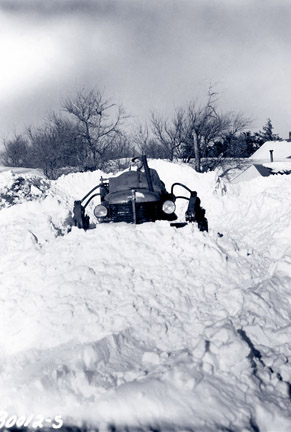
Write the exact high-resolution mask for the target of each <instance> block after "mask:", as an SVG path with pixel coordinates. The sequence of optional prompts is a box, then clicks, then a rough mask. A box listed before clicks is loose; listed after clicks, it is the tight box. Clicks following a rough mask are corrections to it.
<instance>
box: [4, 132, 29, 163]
mask: <svg viewBox="0 0 291 432" xmlns="http://www.w3.org/2000/svg"><path fill="white" fill-rule="evenodd" d="M3 144H4V149H5V150H4V151H3V153H2V155H1V159H2V161H3V163H4V165H6V166H12V167H26V166H30V165H29V157H28V153H29V144H28V141H27V139H26V138H25V137H24V136H23V135H17V134H16V135H15V136H14V138H11V139H9V140H4V142H3Z"/></svg>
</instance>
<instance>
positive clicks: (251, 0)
mask: <svg viewBox="0 0 291 432" xmlns="http://www.w3.org/2000/svg"><path fill="white" fill-rule="evenodd" d="M0 36H1V37H0V54H1V69H0V90H1V97H0V107H1V116H0V137H5V136H6V137H7V136H8V135H9V134H10V133H11V131H13V130H16V131H17V132H21V131H22V130H23V128H24V125H38V124H40V123H41V122H42V121H43V119H44V117H45V115H46V113H47V112H48V111H50V110H53V109H58V107H59V102H60V99H61V98H62V97H65V96H67V95H68V94H70V93H74V90H76V89H80V88H83V87H85V88H86V87H88V88H92V87H97V88H99V89H101V90H104V91H105V93H106V95H108V96H111V97H112V98H113V99H114V100H116V101H118V102H122V103H123V105H124V106H125V107H126V108H127V110H128V112H129V113H130V114H132V115H136V116H138V118H139V119H143V118H146V117H147V116H148V114H149V112H150V111H151V110H152V109H156V110H159V111H160V112H164V113H171V111H172V110H173V109H174V108H175V107H177V106H179V105H183V104H185V103H186V102H187V101H189V100H190V99H195V98H202V97H203V95H205V94H206V93H207V89H208V87H209V85H210V84H213V85H215V86H216V89H217V90H218V91H219V92H220V106H221V110H223V111H229V110H232V111H236V112H237V111H241V112H244V113H245V114H246V115H247V116H251V117H253V118H254V119H255V122H254V124H253V127H252V129H253V130H258V129H261V128H262V126H263V125H264V124H265V123H266V120H267V118H268V117H270V118H271V120H272V122H273V126H274V130H275V132H277V133H279V134H280V135H281V136H282V137H283V138H286V137H287V136H288V131H289V130H291V49H290V47H291V1H290V0H0Z"/></svg>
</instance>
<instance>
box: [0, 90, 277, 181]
mask: <svg viewBox="0 0 291 432" xmlns="http://www.w3.org/2000/svg"><path fill="white" fill-rule="evenodd" d="M130 120H131V119H129V117H128V116H127V115H126V112H125V110H124V108H123V107H122V106H121V105H118V104H115V103H113V102H112V101H111V100H110V99H107V98H106V97H105V96H104V94H103V93H101V92H100V91H99V90H96V89H91V90H82V91H79V92H78V93H76V94H75V95H73V96H69V97H68V98H67V99H65V100H64V101H63V102H62V105H61V112H60V113H58V114H56V113H53V114H51V115H50V116H49V118H48V119H47V120H46V122H45V124H44V125H43V126H42V127H39V128H32V127H29V128H27V129H26V130H25V132H24V133H23V134H20V135H16V136H15V137H14V138H12V139H9V140H6V141H4V146H5V151H4V153H3V155H2V160H3V162H4V163H5V164H6V165H10V166H27V167H35V168H42V169H43V171H44V173H45V174H46V175H47V176H48V177H49V178H55V177H56V176H57V175H58V172H59V170H60V168H62V167H66V166H70V167H76V169H82V170H86V169H97V168H102V169H106V164H107V163H108V161H109V160H112V159H120V158H126V157H130V156H132V155H134V154H135V153H136V152H141V153H145V154H147V155H148V156H150V157H154V158H166V159H169V160H174V159H176V158H181V159H183V160H184V161H188V162H189V161H190V160H191V159H193V160H194V165H195V169H196V171H199V172H201V171H205V170H209V169H213V168H215V166H216V165H217V164H218V163H219V161H220V160H221V159H222V158H224V157H229V156H233V157H243V156H249V155H250V154H251V153H252V152H253V151H255V150H256V148H258V146H259V145H260V144H261V143H262V142H261V141H262V139H261V141H260V142H259V141H258V139H256V137H255V136H254V135H252V134H251V133H250V132H245V131H246V129H247V128H248V127H249V126H250V124H251V120H250V119H249V118H246V117H245V116H244V115H243V114H241V113H222V112H220V111H219V108H218V95H217V94H216V93H215V92H214V91H213V90H212V88H210V89H209V92H208V95H207V98H206V100H205V102H204V103H198V102H197V101H190V102H189V103H188V104H186V105H185V106H183V107H180V108H178V109H176V111H175V112H174V114H173V115H172V117H170V118H167V117H164V116H163V115H161V114H160V113H157V112H152V113H151V115H150V118H149V120H148V122H147V123H144V124H139V125H135V127H131V126H130ZM269 123H270V120H269ZM271 127H272V125H271ZM269 129H270V124H269V128H268V132H269V133H270V130H269ZM271 132H272V130H271Z"/></svg>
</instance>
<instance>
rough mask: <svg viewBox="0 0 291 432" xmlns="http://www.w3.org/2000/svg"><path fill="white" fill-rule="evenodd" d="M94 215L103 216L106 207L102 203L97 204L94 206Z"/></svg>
mask: <svg viewBox="0 0 291 432" xmlns="http://www.w3.org/2000/svg"><path fill="white" fill-rule="evenodd" d="M94 215H95V216H96V218H102V217H105V216H106V215H107V208H106V207H105V206H104V205H102V204H99V205H98V206H96V207H95V208H94Z"/></svg>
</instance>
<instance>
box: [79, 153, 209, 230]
mask: <svg viewBox="0 0 291 432" xmlns="http://www.w3.org/2000/svg"><path fill="white" fill-rule="evenodd" d="M136 160H139V161H140V162H141V164H140V167H141V169H138V170H137V171H127V172H124V173H122V174H120V175H119V176H118V177H112V178H110V179H108V180H104V179H102V178H101V183H100V184H99V185H97V186H96V187H94V188H93V189H92V190H91V191H90V192H88V194H86V195H85V197H84V198H83V199H82V200H81V201H75V203H74V215H73V217H74V224H75V226H78V227H79V228H84V229H88V228H89V216H87V215H86V214H85V209H86V207H87V205H88V204H89V202H90V201H91V200H92V199H93V198H94V197H96V196H100V204H99V205H97V206H96V207H95V209H94V214H95V216H96V218H97V220H98V222H99V223H109V222H127V223H134V224H140V223H144V222H155V221H157V220H167V221H171V222H172V223H171V225H172V226H176V227H182V226H185V225H187V223H188V222H197V223H198V226H199V229H200V230H201V231H208V223H207V219H206V218H205V210H204V209H203V208H202V207H201V206H200V199H199V198H198V196H197V193H196V192H195V191H191V190H190V189H189V188H187V186H185V185H183V184H181V183H174V184H173V185H172V187H171V192H170V193H169V192H167V190H166V188H165V185H164V183H163V182H162V181H161V180H160V178H159V175H158V173H157V172H156V171H155V170H153V169H150V168H149V167H148V164H147V159H146V156H142V157H141V158H134V159H133V161H136ZM176 186H181V187H182V188H184V189H186V190H187V191H188V193H189V197H184V196H176V195H174V188H175V187H176ZM98 189H99V192H98V193H93V192H94V191H95V190H98ZM177 199H185V200H187V201H188V207H187V210H186V213H185V219H186V222H182V223H181V222H173V221H175V220H176V219H177V216H176V214H175V201H176V200H177ZM86 200H87V201H86Z"/></svg>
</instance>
